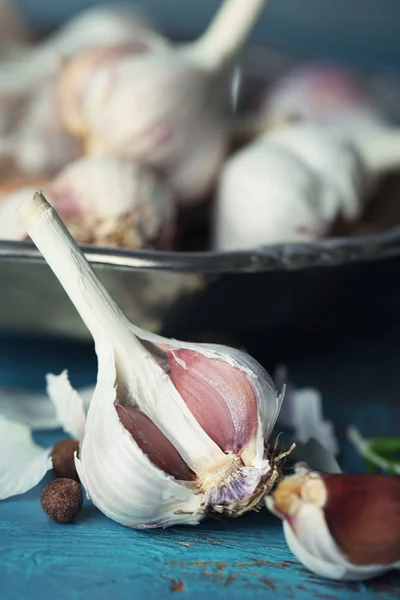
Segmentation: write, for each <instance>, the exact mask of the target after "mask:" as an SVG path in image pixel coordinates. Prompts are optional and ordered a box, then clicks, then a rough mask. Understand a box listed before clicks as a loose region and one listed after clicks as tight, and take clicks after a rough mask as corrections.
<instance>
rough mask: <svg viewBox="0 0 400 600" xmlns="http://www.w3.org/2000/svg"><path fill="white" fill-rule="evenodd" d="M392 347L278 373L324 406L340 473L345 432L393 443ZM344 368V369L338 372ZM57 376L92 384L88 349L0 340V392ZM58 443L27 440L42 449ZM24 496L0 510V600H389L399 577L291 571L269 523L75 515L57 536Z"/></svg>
mask: <svg viewBox="0 0 400 600" xmlns="http://www.w3.org/2000/svg"><path fill="white" fill-rule="evenodd" d="M399 359H400V342H399V341H398V340H396V339H394V340H392V339H390V336H387V335H386V336H384V335H383V334H382V336H381V337H380V338H379V339H374V340H373V341H372V343H371V344H369V345H365V344H363V345H362V348H361V347H360V346H359V345H357V344H356V343H355V342H354V344H353V345H352V344H351V343H349V344H347V345H346V347H345V348H341V350H340V352H338V351H337V349H336V350H335V348H334V347H332V350H331V352H329V351H328V350H326V349H325V351H324V353H322V352H321V349H320V348H318V347H314V348H313V349H312V350H310V351H309V352H304V353H303V354H302V356H301V358H297V359H296V360H293V364H291V365H290V368H291V373H292V377H293V378H294V380H295V382H296V383H297V384H299V385H306V384H308V385H309V384H312V385H315V386H316V387H319V388H320V389H321V390H322V391H323V394H324V400H325V412H326V414H327V416H328V417H330V418H332V419H334V421H335V425H336V428H337V431H338V434H339V436H340V439H341V442H342V444H341V445H342V450H343V452H342V464H343V465H344V466H345V467H346V468H348V469H351V470H357V469H360V468H362V464H361V462H360V461H359V459H358V457H357V456H356V455H355V453H354V452H353V450H352V449H351V448H350V446H349V445H348V444H347V443H346V442H345V440H344V435H343V434H344V430H345V427H346V426H347V425H348V424H349V423H355V424H357V425H358V426H359V427H360V428H361V431H362V432H363V433H364V434H366V435H369V434H377V433H380V434H382V433H387V434H390V433H392V434H395V433H397V434H398V423H399V422H400V402H399V399H400V376H399V368H398V365H399ZM350 365H351V368H350ZM64 367H68V368H69V370H70V373H71V379H72V382H73V384H75V385H85V384H88V383H90V382H91V381H92V380H93V377H94V374H95V368H96V361H95V357H94V354H93V350H92V348H91V347H86V346H76V345H71V344H66V343H63V344H54V343H52V342H50V341H42V342H39V341H34V340H24V341H21V340H16V339H14V338H11V337H9V338H3V339H2V340H1V342H0V385H18V386H21V385H26V386H28V385H29V386H30V387H32V389H38V388H40V387H42V386H43V376H44V374H45V372H46V371H48V370H53V371H55V372H58V371H60V370H61V369H62V368H64ZM60 436H61V434H59V435H58V434H48V433H46V434H44V433H39V434H38V435H37V436H36V439H37V441H38V442H39V443H42V444H43V445H47V444H50V443H52V442H53V441H54V440H56V439H58V438H59V437H60ZM43 485H44V483H42V484H41V485H39V486H38V487H37V488H36V489H34V490H32V491H31V492H29V493H27V494H25V495H24V496H20V497H17V498H13V499H9V500H7V501H5V502H2V503H1V504H0V598H1V599H2V600H20V599H22V598H35V599H36V598H37V599H40V600H46V599H47V598H57V599H59V600H64V599H65V600H66V599H71V600H73V599H81V598H82V599H85V600H86V599H91V598H96V599H97V600H102V599H104V600H106V599H107V600H108V599H110V598H118V600H119V599H125V598H126V599H130V598H135V599H137V600H142V599H143V600H151V599H153V598H154V599H156V598H161V597H162V596H163V595H165V596H171V597H175V596H177V597H178V598H194V599H197V598H198V599H203V598H204V599H208V598H211V597H212V598H216V599H218V598H226V599H230V600H236V599H242V598H243V599H245V598H251V599H256V598H260V599H261V598H262V599H264V600H280V599H285V598H291V599H293V600H300V599H301V600H309V599H313V598H317V599H327V600H352V599H353V598H354V599H355V598H362V599H363V600H378V599H379V600H385V599H388V600H389V599H392V598H399V597H400V576H399V575H395V574H392V575H389V576H385V577H383V578H380V579H377V580H375V581H372V582H369V583H366V584H365V583H362V584H342V583H336V582H327V581H324V580H322V579H320V578H318V577H317V576H314V575H313V574H312V573H309V572H308V571H307V570H306V569H305V568H303V566H302V565H300V564H298V562H297V561H296V559H295V558H294V557H293V556H292V555H291V553H290V552H289V550H288V549H287V547H286V544H285V541H284V538H283V535H282V529H281V524H280V522H279V521H278V520H277V519H275V518H274V517H272V516H271V515H269V514H268V513H267V512H266V511H264V512H261V513H259V514H249V515H246V516H244V517H242V518H241V519H238V520H235V521H227V520H209V521H206V522H204V523H203V524H201V525H199V526H198V527H195V528H187V527H175V528H173V529H168V530H165V531H164V530H150V531H134V530H130V529H127V528H124V527H122V526H120V525H117V524H116V523H114V522H112V521H110V520H108V519H107V518H106V517H104V516H103V515H102V514H101V513H100V512H99V511H98V510H97V509H96V508H94V507H93V506H92V505H91V504H90V503H87V504H85V506H84V508H83V510H82V512H81V514H80V516H79V518H78V519H77V521H76V522H75V523H73V524H69V525H57V524H55V523H53V522H52V521H50V520H49V519H48V518H47V517H46V515H45V514H44V513H43V512H42V509H41V507H40V503H39V496H40V491H41V489H42V488H43Z"/></svg>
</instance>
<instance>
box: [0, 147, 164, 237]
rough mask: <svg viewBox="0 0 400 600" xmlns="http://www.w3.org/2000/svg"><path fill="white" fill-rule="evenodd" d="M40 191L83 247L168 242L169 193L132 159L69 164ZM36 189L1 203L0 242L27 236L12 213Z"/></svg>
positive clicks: (24, 190) (93, 159)
mask: <svg viewBox="0 0 400 600" xmlns="http://www.w3.org/2000/svg"><path fill="white" fill-rule="evenodd" d="M44 187H45V189H46V193H47V194H48V196H49V199H50V201H51V203H52V204H53V206H55V207H56V208H57V210H58V211H59V212H60V214H61V215H62V216H63V218H64V219H65V222H66V223H67V226H68V228H69V230H70V231H71V233H72V235H73V236H74V237H75V239H76V240H77V241H78V242H79V243H81V244H96V245H100V246H109V245H112V246H123V247H129V248H141V247H143V246H146V245H153V244H155V245H161V246H164V245H167V246H168V244H169V243H170V242H171V237H172V233H173V225H174V214H175V211H174V204H173V201H172V195H171V193H170V191H169V190H168V188H167V187H166V186H165V185H164V184H162V183H161V182H160V181H159V180H158V178H157V177H156V176H155V175H153V174H151V173H149V172H147V171H146V170H144V169H143V168H142V167H139V166H138V165H136V164H135V163H133V162H132V161H129V160H127V159H124V158H115V157H102V156H95V157H86V158H83V159H80V160H78V161H76V162H74V163H71V164H70V165H68V166H67V167H66V168H65V169H64V170H63V171H62V172H61V173H60V174H59V175H58V176H57V177H56V178H55V179H54V180H53V181H51V182H49V183H48V184H47V185H45V186H44ZM34 191H35V190H34V189H33V191H32V188H30V189H29V188H22V189H19V190H17V191H15V192H13V193H11V194H9V195H8V196H6V197H5V198H3V200H2V201H1V202H0V238H2V239H23V238H24V237H25V235H26V232H25V229H24V227H23V226H21V223H20V221H19V219H18V218H17V215H16V213H15V209H16V208H17V206H19V205H20V204H21V202H22V199H25V198H26V197H27V196H29V195H32V194H33V193H34Z"/></svg>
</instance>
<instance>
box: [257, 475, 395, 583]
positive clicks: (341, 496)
mask: <svg viewBox="0 0 400 600" xmlns="http://www.w3.org/2000/svg"><path fill="white" fill-rule="evenodd" d="M267 506H268V508H269V509H270V510H271V511H272V512H273V513H274V514H276V515H277V516H279V517H280V518H282V519H283V521H284V533H285V537H286V540H287V543H288V545H289V547H290V549H291V550H292V552H293V553H294V554H295V555H296V556H297V557H298V558H299V560H300V561H301V562H303V563H304V564H305V565H306V566H307V567H308V568H309V569H310V570H312V571H314V572H315V573H317V574H319V575H321V576H323V577H327V578H330V579H342V580H349V581H350V580H362V579H369V578H371V577H374V576H376V575H379V574H381V573H384V572H386V571H389V570H390V569H393V568H400V537H399V526H398V523H399V519H400V510H399V507H400V483H399V481H398V480H397V479H396V478H393V477H385V476H383V475H360V474H355V475H352V474H336V475H321V474H318V473H316V472H310V471H305V470H301V469H300V470H298V472H297V473H296V474H295V475H293V476H290V477H286V478H285V479H284V480H283V481H282V482H281V483H280V484H278V486H277V488H276V490H275V491H274V493H273V495H272V496H271V497H269V498H268V499H267Z"/></svg>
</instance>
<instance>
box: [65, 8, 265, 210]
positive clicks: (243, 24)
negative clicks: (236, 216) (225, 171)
mask: <svg viewBox="0 0 400 600" xmlns="http://www.w3.org/2000/svg"><path fill="white" fill-rule="evenodd" d="M264 4H265V0H247V1H246V2H244V1H243V0H225V1H224V2H223V4H222V7H221V9H220V11H219V12H218V13H217V15H216V17H215V18H214V20H213V22H212V23H211V25H210V27H209V28H208V30H207V31H206V32H205V34H203V35H202V36H201V37H200V38H199V39H198V40H197V41H195V42H193V43H191V44H186V45H181V46H178V47H169V48H168V47H166V48H160V49H154V48H152V49H150V51H148V52H143V53H139V54H136V55H135V56H134V57H130V56H125V57H122V58H120V59H118V60H113V61H108V62H106V64H104V63H103V62H101V63H100V64H99V65H98V68H93V69H92V70H91V76H90V77H89V79H88V80H86V82H85V83H86V87H85V90H84V92H83V93H82V86H81V85H79V84H78V85H77V89H76V91H75V90H74V88H73V87H71V86H69V89H68V97H69V102H68V105H69V106H72V107H74V110H72V111H69V110H68V108H67V109H66V110H65V113H64V119H65V122H66V123H67V124H68V123H69V124H70V126H71V129H72V130H73V131H75V132H76V131H77V130H79V131H80V135H82V137H83V139H84V141H85V146H86V149H87V152H88V153H91V154H92V153H95V154H99V153H100V154H123V155H126V156H130V157H132V158H134V159H135V160H138V161H139V162H140V163H143V164H146V165H150V166H152V167H156V168H157V169H159V170H161V171H162V172H164V173H165V174H166V176H167V177H168V181H169V183H170V184H171V185H172V187H173V188H174V189H175V190H176V191H177V192H178V194H179V196H180V197H181V198H182V201H184V202H191V201H196V200H198V199H199V198H200V197H202V196H204V194H205V193H206V192H207V191H208V190H209V189H210V187H211V185H212V184H213V183H214V181H215V178H216V176H217V174H218V171H219V169H220V167H221V165H222V162H223V160H224V158H225V156H226V153H227V149H228V142H229V135H230V131H229V130H230V124H229V121H228V119H227V116H226V115H225V114H224V112H225V106H224V103H225V102H224V101H225V87H226V86H225V85H224V84H225V83H226V74H227V70H228V68H229V67H231V65H232V61H233V59H234V58H235V56H236V55H237V53H238V51H239V50H240V48H241V47H242V45H243V43H244V41H245V39H246V37H247V36H248V34H249V32H250V29H251V27H252V25H253V23H254V22H255V20H256V18H257V16H258V14H259V13H260V11H261V9H262V8H263V6H264ZM79 60H80V58H79V57H77V58H76V61H79ZM70 68H71V69H75V70H77V69H78V63H75V64H74V61H72V63H71V65H70ZM65 76H66V77H68V70H66V74H65ZM69 80H70V81H71V78H70V79H69ZM75 93H76V94H77V95H78V98H79V100H78V101H73V96H74V94H75ZM66 106H67V104H66ZM77 107H79V110H78V111H77V110H76V108H77ZM77 124H79V126H77Z"/></svg>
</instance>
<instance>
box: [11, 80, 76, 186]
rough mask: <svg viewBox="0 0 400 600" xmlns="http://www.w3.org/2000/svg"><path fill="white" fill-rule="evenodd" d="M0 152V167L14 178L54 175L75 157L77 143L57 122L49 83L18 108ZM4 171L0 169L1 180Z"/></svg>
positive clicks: (55, 102) (54, 94)
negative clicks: (15, 121) (10, 171)
mask: <svg viewBox="0 0 400 600" xmlns="http://www.w3.org/2000/svg"><path fill="white" fill-rule="evenodd" d="M0 152H1V154H0V157H1V158H0V165H4V163H5V164H8V165H12V167H13V169H12V171H13V174H17V175H18V176H34V175H38V176H39V175H40V176H49V175H54V174H55V173H57V172H58V171H59V170H60V169H62V168H63V167H65V165H67V164H68V163H70V162H71V161H72V160H75V159H76V158H78V156H79V154H80V153H81V148H80V144H79V142H78V140H76V139H75V138H74V137H73V136H72V135H71V134H70V133H69V132H68V131H67V130H66V129H65V127H64V125H63V123H62V121H61V115H60V111H59V105H58V98H57V90H56V86H55V85H54V82H53V81H52V80H49V81H48V82H47V83H45V84H43V85H42V86H40V87H39V88H38V89H37V90H36V91H35V92H33V94H32V96H31V97H30V98H29V99H28V100H27V101H26V103H25V108H23V109H20V114H19V120H18V123H17V124H16V125H15V127H14V128H13V130H12V131H11V133H9V135H8V136H7V137H5V139H3V140H2V141H1V142H0ZM6 172H7V169H6V168H4V167H3V168H2V175H3V179H4V178H5V175H6Z"/></svg>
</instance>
